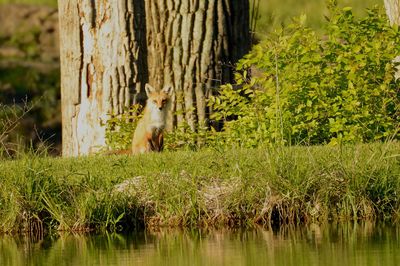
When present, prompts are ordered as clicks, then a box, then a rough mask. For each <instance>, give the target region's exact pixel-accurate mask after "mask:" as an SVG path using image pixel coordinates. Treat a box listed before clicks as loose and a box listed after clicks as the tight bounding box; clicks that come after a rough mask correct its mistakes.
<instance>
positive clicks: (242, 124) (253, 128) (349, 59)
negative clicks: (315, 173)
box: [107, 2, 400, 150]
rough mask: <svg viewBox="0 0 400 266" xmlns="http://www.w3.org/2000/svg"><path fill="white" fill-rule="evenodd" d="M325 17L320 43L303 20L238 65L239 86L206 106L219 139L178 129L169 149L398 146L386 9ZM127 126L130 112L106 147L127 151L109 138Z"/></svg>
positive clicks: (393, 52) (399, 100)
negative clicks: (217, 127)
mask: <svg viewBox="0 0 400 266" xmlns="http://www.w3.org/2000/svg"><path fill="white" fill-rule="evenodd" d="M329 10H330V12H331V15H330V18H329V22H327V24H326V31H325V33H324V34H323V35H324V37H320V36H319V35H318V34H316V33H315V31H313V30H311V29H310V28H308V27H307V26H305V24H304V23H305V18H304V17H300V18H299V19H297V20H295V23H293V24H290V25H288V26H287V27H286V28H284V29H281V30H277V31H276V32H275V33H273V34H272V33H271V34H270V35H269V38H268V39H265V40H263V41H261V42H260V43H259V44H258V45H255V46H254V48H253V49H252V51H251V52H250V53H249V54H248V55H246V56H245V57H244V58H243V59H242V60H240V62H239V63H238V68H237V73H236V84H234V85H232V84H228V85H223V86H222V87H221V89H220V90H219V94H218V95H217V96H215V97H211V99H210V101H209V105H210V106H211V107H212V110H213V111H214V113H213V114H212V116H211V118H212V119H214V121H223V124H224V126H223V129H222V131H221V132H216V131H213V130H208V129H207V128H199V129H198V131H197V132H192V131H191V130H190V129H189V128H188V127H187V126H186V125H181V128H179V129H178V130H175V131H174V132H172V133H170V134H169V135H168V136H167V137H166V145H165V146H166V149H167V150H177V149H189V150H193V149H197V148H198V147H199V146H210V147H220V148H221V149H223V148H226V147H228V148H229V147H247V148H249V147H257V146H258V145H260V144H265V143H280V144H285V145H288V144H289V145H298V144H301V145H303V144H306V145H315V144H331V145H337V144H343V143H366V142H374V141H385V140H389V139H399V137H400V130H399V129H400V123H399V121H400V109H399V107H400V97H399V96H400V94H399V81H398V80H397V81H396V78H395V72H396V66H397V65H396V64H395V63H393V59H394V58H395V57H396V56H397V55H398V54H400V47H399V46H398V43H399V42H400V31H399V30H398V28H397V27H391V26H390V25H389V23H388V20H387V18H386V15H385V14H384V12H383V10H379V9H371V10H368V11H367V16H365V17H363V18H357V17H355V16H354V15H353V12H352V9H351V8H344V9H341V8H338V7H337V6H336V5H335V4H334V3H333V2H332V4H331V6H330V7H329ZM135 110H136V109H135ZM135 110H133V111H135ZM132 120H135V116H132V112H130V113H128V116H127V115H122V117H119V118H113V119H112V120H110V121H112V124H108V126H107V128H108V131H107V132H108V135H107V139H108V143H109V145H110V146H111V147H124V148H127V147H129V142H130V138H126V137H125V138H124V139H118V138H116V137H113V136H114V135H119V136H132V132H133V129H134V127H132V125H133V124H132V123H131V121H132ZM126 124H129V126H128V125H126ZM115 125H117V126H115Z"/></svg>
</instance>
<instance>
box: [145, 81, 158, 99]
mask: <svg viewBox="0 0 400 266" xmlns="http://www.w3.org/2000/svg"><path fill="white" fill-rule="evenodd" d="M144 90H145V91H146V94H147V96H149V95H150V94H151V93H153V92H155V91H156V89H154V88H153V87H152V86H151V85H150V84H149V83H146V85H145V86H144Z"/></svg>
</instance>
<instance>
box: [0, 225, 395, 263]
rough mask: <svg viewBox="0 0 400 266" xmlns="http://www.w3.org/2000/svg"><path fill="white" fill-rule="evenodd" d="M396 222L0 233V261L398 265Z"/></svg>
mask: <svg viewBox="0 0 400 266" xmlns="http://www.w3.org/2000/svg"><path fill="white" fill-rule="evenodd" d="M399 236H400V234H399V227H396V226H390V225H384V224H380V225H374V224H372V223H365V224H362V225H360V224H340V225H337V224H335V225H333V224H331V225H325V226H318V225H313V224H312V225H309V226H307V227H299V228H296V227H290V226H286V227H281V228H279V229H275V230H273V229H265V228H258V229H254V230H235V231H231V230H230V231H228V230H219V231H207V232H205V231H184V232H182V231H177V230H174V231H173V230H165V231H162V232H157V233H143V232H142V233H131V234H129V235H121V234H105V235H89V236H88V235H73V234H62V235H58V236H49V237H45V238H44V239H42V238H39V239H35V238H31V237H26V236H19V237H10V236H1V237H0V265H57V266H62V265H341V266H343V265H399V264H400V253H398V251H399V247H400V243H399Z"/></svg>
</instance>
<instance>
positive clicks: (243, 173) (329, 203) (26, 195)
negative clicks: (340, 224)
mask: <svg viewBox="0 0 400 266" xmlns="http://www.w3.org/2000/svg"><path fill="white" fill-rule="evenodd" d="M399 151H400V143H398V142H389V143H385V144H369V145H357V146H354V145H351V146H340V147H328V146H325V147H318V146H315V147H285V148H283V147H275V148H259V149H237V150H228V151H224V152H220V151H215V150H214V151H211V150H210V151H206V150H203V151H199V152H174V153H170V152H165V153H153V154H146V155H143V156H134V157H125V156H108V157H105V156H95V157H83V158H75V159H60V158H57V159H54V158H53V159H51V158H42V159H39V158H37V157H36V156H33V157H26V158H24V159H20V160H16V161H2V162H0V168H1V169H2V171H1V173H0V187H1V188H2V189H1V191H0V225H1V226H0V228H1V230H2V231H29V230H34V231H41V230H50V229H54V230H56V229H58V230H71V231H74V230H91V229H98V230H105V229H108V230H122V229H131V228H141V227H143V226H147V227H159V226H183V227H194V226H202V227H215V226H216V227H218V226H252V225H254V224H278V223H279V224H285V223H308V222H323V221H328V220H330V221H333V220H357V219H375V218H379V219H390V218H393V219H397V218H398V216H399V214H400V201H399V197H398V195H400V154H399Z"/></svg>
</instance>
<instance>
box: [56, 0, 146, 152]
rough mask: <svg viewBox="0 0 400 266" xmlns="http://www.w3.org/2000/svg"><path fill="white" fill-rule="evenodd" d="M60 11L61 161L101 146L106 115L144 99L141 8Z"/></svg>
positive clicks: (63, 4) (94, 5)
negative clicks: (65, 157)
mask: <svg viewBox="0 0 400 266" xmlns="http://www.w3.org/2000/svg"><path fill="white" fill-rule="evenodd" d="M58 6H59V17H60V46H61V47H60V50H61V51H60V56H61V98H62V100H61V104H62V124H63V128H62V142H63V147H62V150H63V156H77V155H82V154H89V153H93V152H96V151H98V150H99V149H101V148H103V147H104V146H105V128H104V123H105V122H106V121H107V119H108V115H109V114H111V113H114V114H119V113H121V112H123V109H124V107H128V106H129V105H130V104H131V102H132V99H133V100H134V101H135V100H136V101H137V100H140V97H141V95H142V94H141V92H142V91H143V86H144V84H145V82H146V81H147V79H146V77H147V73H146V72H145V71H144V70H145V69H146V68H139V66H140V65H141V64H143V59H144V58H145V57H144V56H143V55H142V54H143V53H144V54H145V53H146V51H145V50H144V48H145V47H146V45H143V44H142V43H140V40H143V39H144V34H143V32H144V29H145V27H144V26H143V25H144V24H143V21H144V15H143V14H144V11H143V8H144V4H143V0H141V1H138V0H133V1H128V0H117V1H115V2H113V4H110V3H109V2H108V1H101V0H91V1H87V0H67V1H66V0H59V1H58ZM141 35H143V36H141ZM130 88H133V91H131V90H130ZM131 93H132V94H131Z"/></svg>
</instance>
